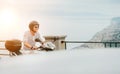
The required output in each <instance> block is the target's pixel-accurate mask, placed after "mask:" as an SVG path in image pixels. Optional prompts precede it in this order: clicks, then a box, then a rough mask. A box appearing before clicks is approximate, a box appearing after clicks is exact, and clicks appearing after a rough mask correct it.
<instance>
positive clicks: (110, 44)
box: [61, 41, 120, 49]
mask: <svg viewBox="0 0 120 74" xmlns="http://www.w3.org/2000/svg"><path fill="white" fill-rule="evenodd" d="M61 43H65V49H67V45H66V44H67V43H102V44H104V47H105V48H106V47H107V44H109V47H112V44H114V45H115V47H117V44H120V42H97V41H61Z"/></svg>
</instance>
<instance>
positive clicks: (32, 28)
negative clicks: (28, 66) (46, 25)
mask: <svg viewBox="0 0 120 74" xmlns="http://www.w3.org/2000/svg"><path fill="white" fill-rule="evenodd" d="M39 27H40V25H39V23H38V22H37V21H31V22H30V23H29V31H26V32H25V34H24V38H23V43H24V47H23V49H27V50H36V49H38V47H36V46H35V43H36V41H35V40H36V39H38V40H40V41H39V42H40V43H41V44H42V45H43V44H44V42H45V38H43V37H42V36H41V35H40V33H39V32H38V30H39Z"/></svg>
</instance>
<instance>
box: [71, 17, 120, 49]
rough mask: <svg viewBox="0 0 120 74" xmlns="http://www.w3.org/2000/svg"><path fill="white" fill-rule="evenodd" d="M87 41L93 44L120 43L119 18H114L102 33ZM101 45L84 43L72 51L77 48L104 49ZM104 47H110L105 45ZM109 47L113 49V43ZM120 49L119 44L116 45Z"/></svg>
mask: <svg viewBox="0 0 120 74" xmlns="http://www.w3.org/2000/svg"><path fill="white" fill-rule="evenodd" d="M89 41H94V42H119V41H120V17H115V18H113V19H112V20H111V24H110V25H109V26H108V27H106V28H104V29H103V30H102V31H100V32H98V33H96V34H95V35H94V36H93V38H92V39H91V40H89ZM104 47H105V46H104V44H102V43H84V44H83V45H81V46H78V47H75V48H73V49H76V48H77V49H79V48H104ZM106 47H110V44H109V43H107V44H106ZM111 47H115V43H114V44H111ZM117 47H120V44H117Z"/></svg>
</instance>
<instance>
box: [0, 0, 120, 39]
mask: <svg viewBox="0 0 120 74" xmlns="http://www.w3.org/2000/svg"><path fill="white" fill-rule="evenodd" d="M119 8H120V0H0V34H1V36H0V39H1V40H6V39H14V38H17V39H21V40H22V37H23V34H24V32H25V31H26V30H28V24H29V22H30V21H32V20H36V21H38V22H39V23H40V30H39V32H40V33H41V34H43V35H55V36H56V35H57V36H59V35H67V37H66V40H75V41H76V40H77V41H88V40H89V39H91V38H92V36H94V35H95V34H96V33H97V32H98V31H101V30H102V29H104V28H105V27H107V26H108V25H110V21H111V19H112V18H113V17H119V16H120V10H119Z"/></svg>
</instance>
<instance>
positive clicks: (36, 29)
mask: <svg viewBox="0 0 120 74" xmlns="http://www.w3.org/2000/svg"><path fill="white" fill-rule="evenodd" d="M38 29H39V26H38V25H37V24H36V25H35V26H34V27H33V32H35V33H36V32H37V31H38Z"/></svg>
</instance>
